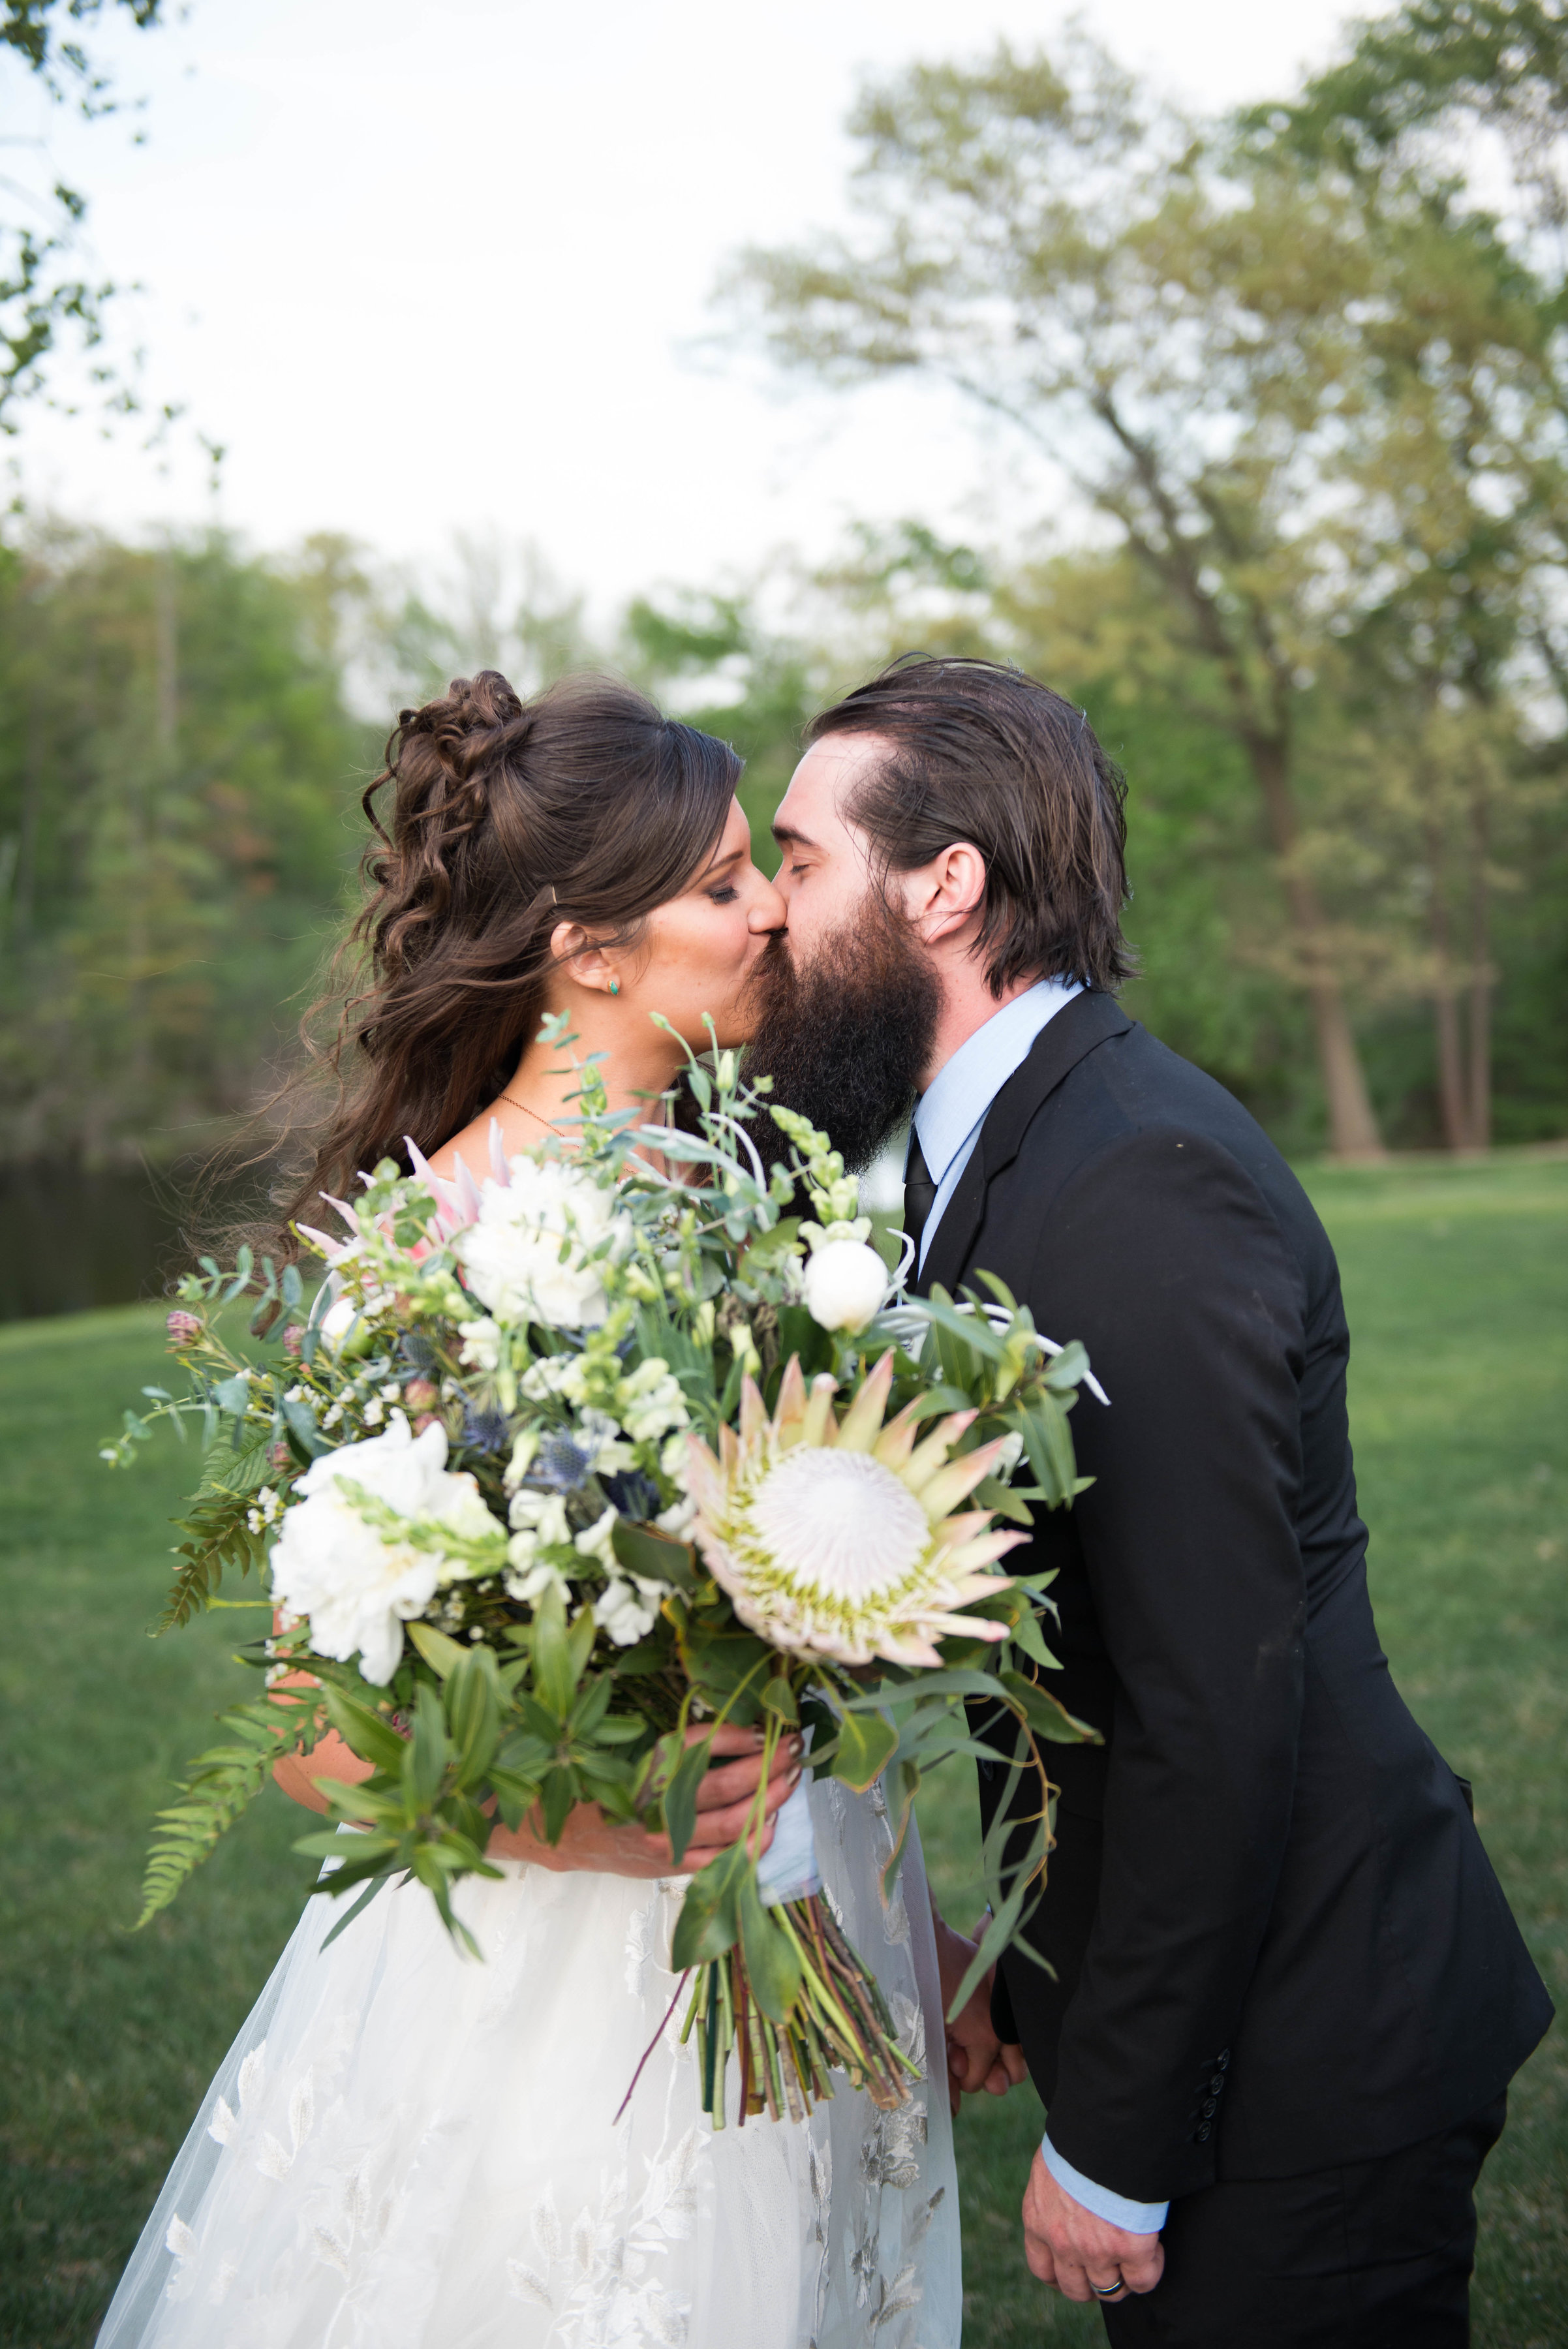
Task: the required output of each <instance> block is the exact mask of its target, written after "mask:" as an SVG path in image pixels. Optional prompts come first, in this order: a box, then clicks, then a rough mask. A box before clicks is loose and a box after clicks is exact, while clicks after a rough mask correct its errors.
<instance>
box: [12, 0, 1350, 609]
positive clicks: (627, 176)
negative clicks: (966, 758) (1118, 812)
mask: <svg viewBox="0 0 1568 2349" xmlns="http://www.w3.org/2000/svg"><path fill="white" fill-rule="evenodd" d="M1065 14H1066V11H1065V10H1064V9H1063V8H1060V7H1057V6H1054V5H1039V0H1035V5H1023V0H963V5H961V0H790V5H787V6H786V5H772V0H766V5H763V0H597V5H592V6H585V5H576V6H564V5H558V0H557V5H544V0H193V5H192V6H191V8H190V10H189V14H188V16H187V17H186V20H185V21H184V22H183V24H180V25H173V26H171V27H170V28H169V29H168V30H166V31H162V32H157V33H151V34H144V35H129V36H121V37H120V38H119V40H118V41H117V42H116V44H115V49H114V54H115V56H116V57H118V59H119V62H120V71H121V79H122V82H123V84H124V86H125V88H127V89H130V90H143V91H145V92H146V93H147V94H148V96H149V98H150V100H151V103H150V105H149V108H148V109H147V113H146V115H145V117H144V118H143V119H144V121H145V126H146V129H147V133H148V139H147V143H146V145H144V146H142V147H135V146H133V145H131V144H130V140H129V138H128V136H127V133H126V131H125V130H124V129H121V128H120V127H119V125H118V124H116V123H113V122H108V123H102V124H99V125H98V126H96V127H95V128H93V129H73V128H71V127H70V126H69V125H67V123H65V122H64V121H63V119H61V118H60V117H59V116H58V115H55V116H52V117H51V116H48V115H47V114H46V113H45V112H44V110H43V109H40V108H39V107H38V105H37V103H36V100H29V101H27V103H28V105H29V106H30V108H31V112H30V116H29V117H28V118H27V119H23V120H20V121H18V120H17V119H16V117H15V116H14V117H13V123H12V126H11V127H12V128H13V129H22V130H24V131H26V130H31V131H33V132H35V133H36V132H40V131H41V132H44V133H46V134H47V138H48V141H49V151H48V157H47V160H48V161H49V162H50V163H51V164H58V165H59V166H61V167H63V168H64V169H65V170H66V171H67V174H68V175H70V176H72V177H74V178H75V180H76V181H77V183H78V185H81V186H82V187H84V188H85V189H86V190H87V191H88V193H89V195H90V196H91V199H92V206H93V209H92V217H91V222H90V231H91V251H92V254H93V258H94V261H95V263H96V264H97V265H99V266H100V267H101V268H103V269H104V270H105V271H107V272H109V274H114V275H116V276H119V277H121V278H126V279H130V278H135V279H140V281H142V283H143V284H144V285H145V286H146V288H147V291H146V293H145V295H143V296H141V297H140V300H139V303H138V305H137V311H136V327H137V332H138V334H139V336H140V338H141V339H142V340H143V341H144V342H145V344H146V346H147V348H148V352H149V367H148V372H149V381H150V383H151V386H152V387H153V388H155V389H156V390H157V391H158V392H159V393H161V394H164V393H167V394H169V395H171V396H174V397H176V398H181V399H182V400H184V401H186V402H187V403H188V405H189V409H190V414H191V419H192V425H194V426H196V427H199V428H200V429H202V431H204V432H205V433H207V434H208V435H209V436H211V437H212V438H213V440H218V441H221V442H223V444H224V446H225V447H226V450H227V452H228V453H227V456H226V459H225V462H224V466H223V487H222V492H221V504H220V512H221V518H222V519H223V521H224V522H225V523H228V524H230V525H231V526H233V527H235V528H237V529H239V530H241V531H242V532H244V533H246V534H247V535H248V536H249V537H250V538H252V539H253V540H254V542H255V543H259V544H262V545H265V546H281V545H284V544H286V543H289V542H290V541H292V540H295V539H297V538H298V537H300V536H303V535H304V534H305V533H306V532H308V531H312V530H319V529H334V530H341V531H346V532H348V533H350V534H352V535H353V536H355V537H357V538H359V539H361V540H363V541H365V542H367V543H369V545H370V546H371V547H372V548H374V549H377V550H379V551H380V552H382V553H384V554H389V555H393V556H399V557H402V556H412V555H417V554H424V553H426V552H433V551H434V550H437V549H439V548H441V546H442V545H443V544H445V543H448V542H449V541H450V538H451V534H452V532H453V531H454V530H467V531H478V532H483V533H497V534H499V535H500V536H501V537H503V538H504V539H508V540H510V539H522V538H528V539H532V540H534V541H535V542H536V543H538V545H539V546H540V547H541V548H542V549H543V550H544V552H545V554H546V555H547V556H548V558H549V559H550V561H551V562H552V563H553V564H554V565H555V566H556V569H557V570H558V571H559V572H560V573H561V574H562V575H563V576H564V577H565V578H566V579H567V580H568V581H570V582H572V583H574V584H577V585H582V586H584V587H586V588H587V590H588V591H589V592H590V594H591V595H592V596H593V598H594V600H595V602H596V604H597V605H601V607H602V606H603V605H605V604H607V603H608V602H610V601H613V600H616V599H618V598H619V597H621V596H623V595H627V594H628V593H631V592H634V591H635V590H637V589H639V588H642V587H645V586H648V585H650V584H652V583H655V582H659V581H669V580H680V581H686V582H691V583H694V584H713V583H715V582H716V581H717V580H718V579H719V578H720V577H721V576H722V575H723V574H725V573H726V572H729V573H732V574H743V573H745V572H747V571H749V570H750V569H752V568H753V566H754V565H755V564H757V563H758V562H759V561H760V560H761V558H763V556H764V555H765V554H766V553H767V552H768V550H769V549H770V548H773V547H776V546H779V545H782V544H785V543H788V544H793V545H795V546H798V547H801V548H803V549H804V550H805V551H806V552H808V553H813V554H815V553H821V552H824V551H826V548H827V547H829V546H830V545H831V544H832V543H834V541H835V539H836V536H837V534H838V533H839V531H840V529H841V528H842V525H843V523H844V522H845V520H846V518H847V517H849V516H850V515H854V514H864V515H868V516H873V517H878V518H891V517H894V516H897V515H899V514H903V513H908V512H920V513H921V514H923V515H924V516H926V517H927V518H928V519H930V520H932V521H933V522H936V523H947V524H949V525H950V526H956V527H958V528H963V527H966V526H967V527H969V528H971V529H980V530H981V531H983V530H984V528H985V527H986V525H987V523H988V521H990V522H994V521H995V519H996V518H997V514H998V508H999V502H1000V503H1001V505H1002V507H1003V508H1004V506H1005V499H1006V489H1005V476H1004V475H1003V473H1002V471H999V469H998V466H997V464H996V463H995V462H994V461H993V462H992V463H991V464H989V465H988V464H987V462H986V460H984V459H983V458H982V456H981V451H980V447H979V444H978V442H977V440H976V439H975V437H974V434H973V431H972V429H971V427H970V426H969V425H967V424H966V423H965V422H963V421H962V420H961V419H960V418H959V417H958V416H957V415H956V414H955V413H954V412H953V411H952V410H950V409H948V408H946V407H945V406H944V405H942V404H941V403H940V401H938V400H937V399H935V398H932V397H930V396H927V395H922V394H921V393H919V392H918V391H916V390H914V389H913V388H908V387H887V388H877V389H875V390H872V391H867V392H864V393H858V394H856V395H853V396H851V397H844V396H842V395H840V396H835V397H829V396H827V395H824V394H818V393H812V394H806V395H804V396H803V395H802V394H800V393H799V392H795V393H793V394H791V395H789V396H787V397H781V396H777V395H774V394H770V393H769V392H768V391H767V390H766V389H764V388H763V386H762V384H761V383H760V382H759V380H758V378H757V374H756V370H755V369H754V367H739V366H735V367H724V366H722V365H719V366H715V364H714V363H713V361H712V360H711V359H705V360H703V361H701V363H698V362H697V361H696V360H694V358H693V356H692V352H691V346H692V344H693V342H694V341H695V340H696V338H698V337H700V336H702V335H704V334H705V333H706V332H708V331H709V330H710V329H711V326H712V315H711V311H710V309H709V307H708V300H709V295H710V294H711V288H712V285H713V281H714V278H715V276H716V274H717V272H718V270H719V267H720V265H721V263H722V260H723V258H724V256H725V254H727V253H728V252H729V251H730V250H731V249H732V247H733V246H735V245H736V244H738V243H742V242H744V241H746V240H748V239H759V238H760V239H773V240H780V239H784V238H788V237H791V236H794V235H797V234H799V233H802V232H803V231H805V230H806V229H808V228H809V227H810V226H811V225H813V224H814V223H818V222H828V221H832V220H835V219H841V218H842V217H843V216H844V190H845V181H846V163H847V160H848V154H849V150H848V146H847V142H846V140H845V138H844V136H843V130H842V124H843V120H844V117H845V114H846V110H847V109H848V106H849V104H850V101H851V99H852V98H853V95H854V90H855V87H856V83H857V77H858V75H859V74H860V72H861V71H862V70H863V69H865V68H867V67H870V68H874V69H883V68H887V67H895V66H897V65H898V64H900V63H901V62H903V61H905V60H907V59H909V58H911V57H917V56H926V57H940V56H952V55H964V54H968V55H973V54H975V53H976V52H978V51H979V50H981V49H982V48H984V47H986V46H988V45H989V43H990V42H991V41H992V38H994V36H996V35H998V34H1005V35H1007V36H1009V37H1010V38H1012V40H1014V41H1015V42H1020V43H1032V42H1033V41H1036V40H1041V39H1046V40H1048V39H1049V36H1050V34H1051V32H1052V30H1053V28H1054V26H1057V25H1059V24H1060V22H1061V21H1062V18H1063V16H1064V15H1065ZM1083 14H1084V15H1085V18H1086V21H1087V22H1088V24H1089V26H1090V27H1091V29H1093V30H1094V31H1096V33H1097V34H1098V35H1099V36H1101V37H1102V38H1104V39H1105V40H1106V41H1107V42H1108V43H1109V44H1110V46H1111V47H1114V48H1115V49H1116V51H1117V53H1118V54H1119V55H1120V56H1121V57H1123V58H1124V59H1125V60H1127V61H1128V62H1130V63H1135V64H1141V65H1145V66H1147V67H1152V68H1153V69H1154V70H1156V71H1157V72H1158V73H1159V74H1161V75H1162V76H1163V77H1164V78H1166V80H1167V81H1168V84H1169V86H1171V87H1172V88H1175V89H1176V90H1177V91H1178V92H1179V94H1181V95H1184V96H1186V97H1187V98H1189V99H1191V100H1194V101H1196V102H1197V103H1199V104H1207V105H1210V106H1217V105H1222V104H1228V103H1231V102H1234V101H1236V100H1239V99H1241V98H1250V97H1253V96H1260V97H1261V96H1263V95H1265V94H1268V93H1270V92H1272V91H1276V90H1282V89H1286V88H1289V87H1290V85H1291V82H1292V80H1293V76H1294V73H1295V71H1296V69H1297V67H1299V66H1300V65H1301V64H1302V63H1303V61H1308V62H1315V61H1317V60H1319V59H1320V58H1322V57H1324V55H1325V54H1326V53H1327V51H1328V50H1329V49H1330V48H1331V47H1332V46H1333V43H1334V32H1335V28H1336V26H1337V24H1338V22H1339V20H1340V18H1341V16H1342V14H1343V12H1342V10H1341V9H1340V7H1338V6H1337V5H1327V0H1296V5H1294V6H1293V7H1292V8H1289V9H1282V8H1277V7H1273V8H1270V7H1260V6H1259V5H1256V0H1250V4H1249V5H1241V0H1186V5H1182V6H1180V7H1174V6H1172V5H1170V0H1098V5H1093V6H1091V7H1089V8H1087V9H1086V10H1085V11H1083ZM33 160H34V161H41V160H44V159H43V158H41V157H35V158H34V159H33ZM29 169H31V164H29ZM182 449H183V451H184V453H183V454H182V455H181V456H179V457H178V458H177V460H176V461H175V463H174V465H173V467H172V469H171V471H169V472H167V473H163V474H161V473H160V472H159V471H157V470H156V469H155V466H154V463H153V460H151V459H150V458H148V457H146V456H144V455H142V454H140V453H139V451H138V450H137V446H136V440H135V436H134V434H133V433H122V434H121V435H120V437H119V439H118V440H116V441H114V442H113V443H111V444H109V445H105V444H103V443H101V442H100V441H99V440H98V438H97V436H96V434H95V432H94V429H93V428H92V427H91V426H90V425H88V423H86V422H85V421H83V422H78V423H76V424H73V425H67V424H65V423H63V422H59V421H52V420H49V419H36V420H35V421H34V422H32V423H30V424H29V425H28V427H27V429H26V432H25V434H24V436H23V438H22V440H21V442H20V444H19V447H18V448H17V449H16V450H14V453H15V454H16V456H17V458H18V460H19V462H20V464H21V467H22V477H23V480H24V482H25V485H26V491H27V493H28V495H29V497H30V498H31V499H34V500H38V501H42V502H52V503H53V504H54V505H55V506H57V508H59V509H60V510H61V511H63V512H67V513H70V514H72V515H76V516H79V517H83V518H88V519H95V520H98V521H99V522H102V523H106V524H109V525H110V526H113V527H117V528H135V527H140V526H143V525H149V524H152V523H156V522H158V521H159V520H161V519H165V518H167V519H173V520H182V519H199V518H202V517H203V516H205V515H206V514H207V513H209V512H211V510H212V509H211V505H210V502H209V494H208V492H207V490H206V487H205V485H204V469H203V468H202V465H201V464H200V463H199V462H197V461H196V460H195V459H194V456H193V448H192V440H191V437H190V434H189V432H188V431H187V433H186V434H185V435H184V437H183V440H182ZM988 500H989V505H988V503H987V501H988ZM1002 518H1003V519H1004V518H1005V517H1004V513H1003V517H1002Z"/></svg>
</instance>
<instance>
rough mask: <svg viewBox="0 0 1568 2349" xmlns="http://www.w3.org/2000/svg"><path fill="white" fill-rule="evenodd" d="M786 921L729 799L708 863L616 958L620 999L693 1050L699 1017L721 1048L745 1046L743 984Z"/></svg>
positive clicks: (737, 806)
mask: <svg viewBox="0 0 1568 2349" xmlns="http://www.w3.org/2000/svg"><path fill="white" fill-rule="evenodd" d="M784 921H785V914H784V899H783V897H782V896H781V895H779V892H778V891H777V890H776V889H775V888H774V885H773V883H772V882H771V881H769V880H766V879H764V878H763V874H760V873H759V872H758V871H757V868H756V866H755V865H754V864H753V863H752V828H751V825H750V824H749V823H747V822H746V818H745V815H744V814H743V812H742V808H741V803H740V802H739V801H738V800H732V802H731V803H730V814H729V821H728V822H727V823H726V824H725V826H724V830H723V833H722V836H721V838H720V841H719V844H718V846H717V847H716V848H715V849H714V851H713V853H712V855H711V857H710V858H709V860H708V862H707V863H706V864H704V865H703V867H702V869H701V872H699V873H697V874H693V876H692V878H691V881H690V883H689V884H688V885H687V886H686V887H685V888H684V889H683V890H682V891H681V893H680V896H679V897H671V898H670V899H668V900H667V901H666V903H665V904H664V905H658V906H656V907H655V908H654V910H653V912H652V913H651V914H650V915H649V917H648V922H647V926H646V927H645V929H644V931H643V934H642V936H641V938H640V939H639V942H638V944H637V946H636V947H634V948H633V949H632V950H631V952H630V953H629V954H628V955H627V956H626V957H625V958H624V959H620V958H618V960H617V965H616V968H617V974H618V977H619V979H620V999H621V1001H622V1002H623V1003H624V1004H626V1005H627V1007H628V1009H633V1010H639V1011H649V1012H653V1011H661V1012H662V1013H663V1015H664V1017H665V1018H666V1019H668V1020H669V1021H670V1025H671V1027H672V1028H673V1029H674V1030H675V1031H676V1033H677V1034H678V1035H680V1036H683V1037H684V1038H685V1040H686V1041H687V1042H688V1043H689V1044H691V1046H692V1047H693V1049H694V1050H697V1051H701V1050H702V1049H703V1048H704V1046H705V1045H706V1044H707V1042H708V1033H707V1030H706V1029H705V1027H704V1026H703V1014H704V1013H711V1016H712V1019H713V1023H714V1026H715V1027H716V1029H717V1030H718V1036H719V1041H720V1043H721V1044H743V1043H744V1042H745V1040H746V1038H747V1037H748V1036H749V1035H750V1033H751V1029H752V1011H751V1007H750V1006H749V1005H748V1003H747V1002H746V1000H745V997H746V983H747V981H748V980H749V979H750V978H751V976H752V972H753V968H754V967H755V964H756V960H757V957H758V956H759V955H760V954H761V953H762V952H763V948H764V947H766V945H767V943H768V940H769V939H770V938H771V937H772V936H774V934H775V932H777V931H780V930H782V929H783V928H784Z"/></svg>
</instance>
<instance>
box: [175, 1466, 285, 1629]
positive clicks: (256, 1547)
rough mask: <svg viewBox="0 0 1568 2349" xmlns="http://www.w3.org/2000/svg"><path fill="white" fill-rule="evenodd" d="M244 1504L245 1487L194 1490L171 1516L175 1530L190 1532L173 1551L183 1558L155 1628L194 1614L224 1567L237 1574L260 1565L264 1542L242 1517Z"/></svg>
mask: <svg viewBox="0 0 1568 2349" xmlns="http://www.w3.org/2000/svg"><path fill="white" fill-rule="evenodd" d="M250 1507H251V1495H250V1494H249V1493H234V1492H231V1491H229V1490H228V1489H227V1488H226V1487H225V1488H224V1489H223V1490H221V1491H218V1492H213V1493H208V1494H206V1495H202V1496H199V1497H198V1498H197V1499H196V1500H195V1501H194V1502H192V1506H191V1514H190V1516H188V1517H177V1518H176V1519H175V1521H174V1522H175V1525H176V1526H177V1527H178V1529H179V1531H180V1532H181V1533H182V1534H189V1535H190V1537H191V1538H190V1540H189V1541H182V1543H181V1544H180V1545H179V1547H178V1548H177V1549H176V1550H175V1552H174V1555H175V1557H178V1558H182V1559H183V1561H184V1563H183V1564H182V1566H181V1567H180V1568H178V1569H177V1570H176V1573H175V1576H174V1581H173V1584H172V1587H171V1589H170V1592H169V1597H168V1599H167V1600H166V1601H165V1602H164V1608H163V1612H162V1614H161V1616H160V1617H159V1619H158V1621H157V1623H156V1625H155V1626H154V1629H155V1630H159V1631H173V1630H178V1629H179V1628H180V1626H181V1625H182V1624H184V1623H188V1622H189V1621H190V1620H191V1618H192V1615H199V1614H200V1613H201V1612H202V1609H203V1608H204V1607H205V1606H206V1605H207V1604H208V1602H209V1600H210V1599H212V1597H213V1592H214V1591H215V1590H216V1589H217V1588H218V1586H219V1584H220V1583H221V1582H222V1581H223V1571H224V1568H232V1569H233V1570H234V1572H236V1573H238V1574H240V1575H246V1574H248V1573H249V1572H250V1570H251V1568H252V1567H253V1566H254V1567H256V1568H260V1566H261V1564H262V1561H263V1559H264V1558H265V1556H266V1543H265V1540H264V1538H263V1537H262V1536H261V1535H260V1534H254V1533H252V1531H251V1529H250V1527H249V1526H248V1525H247V1524H246V1523H245V1517H246V1513H247V1511H248V1510H249V1509H250Z"/></svg>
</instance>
